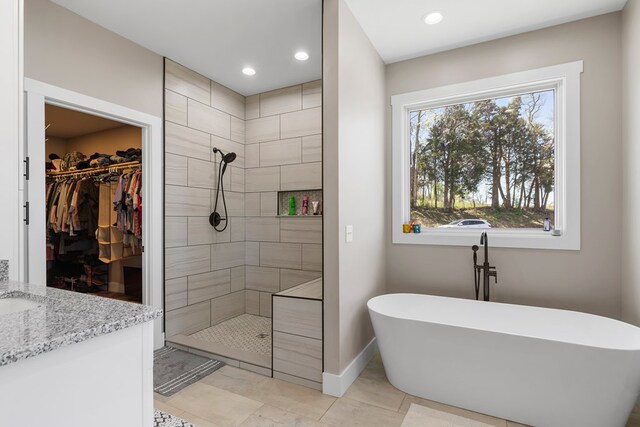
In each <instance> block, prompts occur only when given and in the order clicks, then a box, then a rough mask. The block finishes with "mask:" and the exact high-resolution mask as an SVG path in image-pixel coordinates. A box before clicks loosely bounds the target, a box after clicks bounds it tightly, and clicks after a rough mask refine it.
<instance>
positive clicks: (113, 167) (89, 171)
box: [47, 162, 142, 177]
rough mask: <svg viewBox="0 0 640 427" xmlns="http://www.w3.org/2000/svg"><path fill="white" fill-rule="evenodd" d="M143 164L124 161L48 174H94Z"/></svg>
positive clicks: (56, 175)
mask: <svg viewBox="0 0 640 427" xmlns="http://www.w3.org/2000/svg"><path fill="white" fill-rule="evenodd" d="M141 165H142V163H141V162H124V163H116V164H113V165H109V166H102V167H99V168H90V169H81V170H75V171H64V172H47V176H48V177H58V176H76V175H78V176H80V175H93V174H95V173H100V172H111V171H117V170H120V169H127V168H132V167H139V166H141Z"/></svg>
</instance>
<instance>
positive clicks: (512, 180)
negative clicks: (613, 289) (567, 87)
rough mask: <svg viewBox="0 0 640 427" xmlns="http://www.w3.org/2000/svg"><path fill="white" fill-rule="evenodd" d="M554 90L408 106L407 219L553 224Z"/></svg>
mask: <svg viewBox="0 0 640 427" xmlns="http://www.w3.org/2000/svg"><path fill="white" fill-rule="evenodd" d="M554 96H555V91H554V90H544V91H539V92H532V93H526V94H521V95H517V96H509V97H502V98H493V99H487V100H482V101H476V102H469V103H461V104H455V105H448V106H442V107H437V108H430V109H420V110H415V111H410V112H409V122H410V186H409V191H410V208H411V217H412V220H413V221H415V222H417V223H420V224H422V226H423V227H441V226H446V225H447V224H451V223H452V222H454V221H458V220H460V219H481V220H484V221H485V222H486V223H488V224H490V226H491V227H493V228H542V227H543V223H544V220H545V218H549V219H550V220H551V222H552V223H553V218H554V176H555V174H554V163H555V140H554V135H555V130H554V117H555V111H554V105H555V100H554ZM457 224H460V222H458V223H457ZM480 227H482V226H480Z"/></svg>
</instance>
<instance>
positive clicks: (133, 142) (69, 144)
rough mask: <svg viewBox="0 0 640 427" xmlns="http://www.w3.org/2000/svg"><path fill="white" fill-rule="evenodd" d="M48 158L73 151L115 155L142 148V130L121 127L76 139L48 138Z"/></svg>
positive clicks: (133, 127)
mask: <svg viewBox="0 0 640 427" xmlns="http://www.w3.org/2000/svg"><path fill="white" fill-rule="evenodd" d="M45 147H46V156H47V158H48V156H49V154H51V153H56V154H58V155H60V156H62V155H64V153H68V152H71V151H80V152H81V153H82V154H84V155H86V156H90V155H92V154H93V153H96V152H99V153H104V154H115V153H116V151H118V150H127V149H128V148H142V129H140V128H139V127H135V126H121V127H118V128H115V129H109V130H105V131H101V132H95V133H91V134H87V135H82V136H78V137H74V138H66V139H65V138H60V137H48V140H47V144H46V146H45Z"/></svg>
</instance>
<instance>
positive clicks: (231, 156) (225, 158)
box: [222, 152, 236, 163]
mask: <svg viewBox="0 0 640 427" xmlns="http://www.w3.org/2000/svg"><path fill="white" fill-rule="evenodd" d="M235 159H236V153H234V152H231V153H227V154H225V155H224V156H222V160H223V161H224V162H225V163H231V162H233V161H234V160H235Z"/></svg>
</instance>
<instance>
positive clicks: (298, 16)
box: [52, 0, 322, 95]
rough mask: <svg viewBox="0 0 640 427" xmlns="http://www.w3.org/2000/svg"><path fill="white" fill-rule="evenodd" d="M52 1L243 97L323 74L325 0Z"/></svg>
mask: <svg viewBox="0 0 640 427" xmlns="http://www.w3.org/2000/svg"><path fill="white" fill-rule="evenodd" d="M52 1H53V2H54V3H57V4H59V5H60V6H62V7H65V8H67V9H69V10H71V11H72V12H75V13H77V14H78V15H80V16H83V17H85V18H86V19H88V20H90V21H93V22H95V23H96V24H98V25H101V26H103V27H105V28H107V29H109V30H111V31H113V32H115V33H117V34H120V35H121V36H123V37H125V38H127V39H129V40H132V41H134V42H135V43H137V44H139V45H141V46H143V47H145V48H147V49H149V50H151V51H153V52H156V53H158V54H160V55H163V56H166V57H168V58H170V59H172V60H174V61H177V62H179V63H181V64H182V65H184V66H186V67H188V68H191V69H193V70H195V71H197V72H199V73H200V74H203V75H205V76H207V77H209V78H210V79H212V80H214V81H216V82H218V83H220V84H222V85H224V86H227V87H229V88H231V89H233V90H235V91H236V92H239V93H241V94H243V95H252V94H255V93H259V92H265V91H268V90H271V89H277V88H282V87H286V86H291V85H294V84H298V83H303V82H307V81H311V80H316V79H319V78H321V76H322V58H321V54H322V51H321V49H322V0H188V1H185V0H109V1H105V0H52ZM299 49H302V50H305V51H307V52H308V53H309V55H310V58H309V60H307V61H305V62H300V61H297V60H295V59H294V58H293V55H294V53H295V52H296V51H297V50H299ZM245 66H251V67H253V68H255V69H256V71H257V74H256V75H255V76H251V77H248V76H245V75H244V74H242V72H241V70H242V68H244V67H245Z"/></svg>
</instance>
